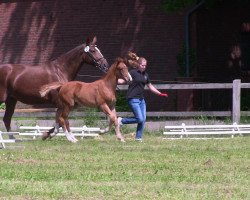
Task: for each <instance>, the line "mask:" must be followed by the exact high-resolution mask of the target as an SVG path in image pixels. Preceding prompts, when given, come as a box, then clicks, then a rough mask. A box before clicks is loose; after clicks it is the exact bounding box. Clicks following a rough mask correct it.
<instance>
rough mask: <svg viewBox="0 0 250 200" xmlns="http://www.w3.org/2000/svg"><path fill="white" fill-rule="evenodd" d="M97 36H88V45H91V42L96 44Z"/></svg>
mask: <svg viewBox="0 0 250 200" xmlns="http://www.w3.org/2000/svg"><path fill="white" fill-rule="evenodd" d="M96 42H97V38H96V36H93V37H88V38H87V40H86V45H87V46H89V45H90V44H96Z"/></svg>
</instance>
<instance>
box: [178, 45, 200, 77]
mask: <svg viewBox="0 0 250 200" xmlns="http://www.w3.org/2000/svg"><path fill="white" fill-rule="evenodd" d="M176 59H177V64H178V66H179V70H178V72H179V76H185V75H186V46H185V45H182V47H181V50H180V52H179V53H178V55H177V57H176ZM196 61H197V57H196V50H195V49H192V48H189V73H190V75H191V76H192V75H194V74H193V70H194V66H195V64H196Z"/></svg>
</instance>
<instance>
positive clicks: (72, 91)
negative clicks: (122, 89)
mask: <svg viewBox="0 0 250 200" xmlns="http://www.w3.org/2000/svg"><path fill="white" fill-rule="evenodd" d="M120 78H121V79H124V80H125V81H131V80H132V77H131V76H130V74H129V72H128V68H127V66H126V64H125V60H124V59H122V58H117V59H116V60H115V62H114V63H113V64H112V66H111V67H110V68H109V70H108V72H107V74H105V75H104V76H103V77H102V78H101V79H99V80H97V81H94V82H92V83H84V82H79V81H71V82H68V83H64V84H63V83H60V82H55V83H51V84H48V85H45V86H43V87H42V88H41V90H40V94H41V96H42V97H46V96H47V94H48V93H49V92H50V91H51V90H54V89H57V90H58V91H59V93H58V97H59V100H60V104H61V107H59V109H58V110H57V115H56V124H57V125H58V126H57V129H55V132H54V134H53V136H54V135H55V134H57V133H58V128H59V126H62V127H63V130H64V132H65V135H66V137H67V139H68V140H69V141H71V142H77V139H76V138H75V137H74V135H73V134H72V133H71V131H70V127H69V122H68V116H69V113H70V111H71V110H72V109H73V108H74V105H75V104H78V105H83V106H87V107H98V108H100V109H101V110H102V111H103V112H104V113H105V114H106V115H107V116H108V118H109V126H108V127H107V128H106V129H105V131H104V132H107V131H109V130H110V128H111V126H112V124H113V123H114V124H115V132H116V137H117V139H119V140H121V141H122V142H124V141H125V140H124V137H123V135H122V133H121V132H120V129H119V126H118V121H117V115H116V111H115V103H116V87H117V81H118V79H120ZM51 136H52V135H50V133H45V134H44V135H43V139H46V138H48V137H51Z"/></svg>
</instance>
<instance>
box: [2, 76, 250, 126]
mask: <svg viewBox="0 0 250 200" xmlns="http://www.w3.org/2000/svg"><path fill="white" fill-rule="evenodd" d="M154 85H155V86H156V88H157V89H167V90H194V89H199V90H205V89H231V90H232V104H233V105H232V111H186V112H183V111H179V112H175V111H171V112H147V116H149V117H194V116H215V117H224V116H225V117H232V121H233V122H236V123H239V121H240V116H241V115H242V116H250V111H241V110H240V93H241V88H244V89H249V88H250V83H241V80H239V79H236V80H234V81H233V83H197V84H196V83H185V84H154ZM118 88H119V89H120V90H127V88H128V86H127V85H119V86H118ZM146 89H147V88H146ZM34 112H36V114H35V116H34ZM54 113H55V108H49V109H48V108H47V109H28V110H27V109H26V110H22V109H16V110H15V113H14V116H15V117H54V116H55V114H54ZM3 115H4V111H0V117H3ZM71 115H73V116H75V117H83V116H84V113H83V112H79V111H74V112H72V113H71ZM98 115H100V116H104V114H103V113H100V114H98ZM118 115H121V116H130V115H131V113H130V112H118Z"/></svg>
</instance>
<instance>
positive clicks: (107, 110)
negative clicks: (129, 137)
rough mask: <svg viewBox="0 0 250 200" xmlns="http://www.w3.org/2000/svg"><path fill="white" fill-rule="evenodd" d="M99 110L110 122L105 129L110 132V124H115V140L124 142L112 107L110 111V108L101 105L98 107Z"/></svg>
mask: <svg viewBox="0 0 250 200" xmlns="http://www.w3.org/2000/svg"><path fill="white" fill-rule="evenodd" d="M100 108H101V109H102V111H103V112H104V113H105V114H107V115H108V117H109V119H110V122H109V127H108V128H107V129H108V130H110V128H111V126H112V124H115V133H116V138H117V139H118V140H121V142H125V140H124V137H123V135H122V133H121V131H120V129H119V126H118V120H117V115H116V110H115V108H114V107H111V109H112V110H110V108H109V107H108V105H107V104H103V105H101V106H100Z"/></svg>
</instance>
